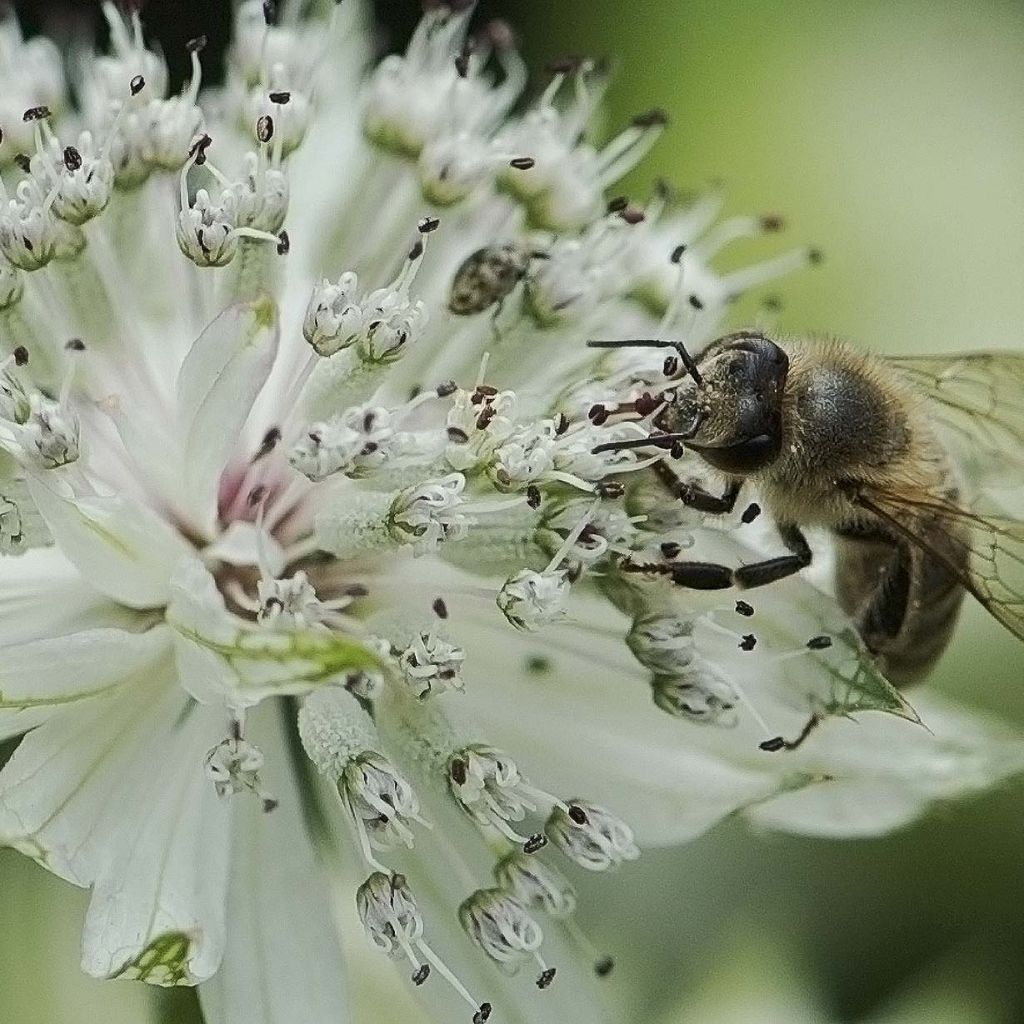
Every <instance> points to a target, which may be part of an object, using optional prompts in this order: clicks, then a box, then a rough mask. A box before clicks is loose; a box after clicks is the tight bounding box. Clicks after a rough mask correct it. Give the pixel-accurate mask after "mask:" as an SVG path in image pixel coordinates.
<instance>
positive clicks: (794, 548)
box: [733, 524, 811, 588]
mask: <svg viewBox="0 0 1024 1024" xmlns="http://www.w3.org/2000/svg"><path fill="white" fill-rule="evenodd" d="M779 533H780V534H781V535H782V543H783V544H785V545H786V547H787V548H789V550H790V551H791V552H792V554H790V555H780V556H779V557H778V558H766V559H765V560H764V561H763V562H751V563H750V565H741V566H740V567H739V568H738V569H737V570H735V572H734V573H733V578H734V580H735V581H736V586H738V587H744V588H746V587H763V586H765V585H767V584H769V583H774V582H775V581H776V580H781V579H784V578H785V577H786V576H792V575H793V574H794V573H797V572H799V571H800V570H801V569H806V568H807V566H809V565H810V564H811V548H810V546H809V545H808V543H807V540H806V539H805V537H804V535H803V534H802V533H801V532H800V529H799V527H796V526H792V525H789V524H787V525H780V526H779Z"/></svg>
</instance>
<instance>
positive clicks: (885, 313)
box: [0, 0, 1024, 1024]
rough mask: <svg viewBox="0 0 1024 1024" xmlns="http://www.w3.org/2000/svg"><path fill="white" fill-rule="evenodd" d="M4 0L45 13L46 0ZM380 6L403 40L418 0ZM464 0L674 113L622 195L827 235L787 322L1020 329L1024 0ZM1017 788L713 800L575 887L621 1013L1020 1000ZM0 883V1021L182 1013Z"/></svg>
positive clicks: (949, 1008)
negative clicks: (686, 202)
mask: <svg viewBox="0 0 1024 1024" xmlns="http://www.w3.org/2000/svg"><path fill="white" fill-rule="evenodd" d="M24 6H26V7H31V12H30V13H32V14H34V15H35V16H36V17H39V16H40V15H41V14H42V15H43V16H45V15H46V14H47V13H48V11H49V8H50V6H51V5H45V4H41V3H36V4H32V5H28V4H26V5H24ZM75 6H76V7H79V9H80V7H81V5H78V4H76V5H75ZM227 7H228V4H227V3H226V2H225V0H221V2H217V3H210V0H194V2H190V3H178V2H176V0H163V2H160V0H153V2H152V3H151V4H150V5H149V9H148V12H147V17H148V19H149V22H150V24H151V25H153V26H154V27H155V29H156V31H157V34H163V38H165V39H166V40H167V44H166V45H167V48H168V52H174V49H175V46H174V43H173V42H172V41H173V40H177V39H178V38H179V37H181V38H187V37H188V36H191V35H195V34H197V32H198V31H201V30H209V31H210V34H211V36H214V37H216V36H217V35H218V33H220V31H221V28H222V26H223V25H224V24H226V18H225V11H226V8H227ZM377 7H378V10H379V13H380V14H381V17H382V24H384V25H386V26H387V28H388V32H389V34H390V36H389V37H390V39H391V41H392V43H393V44H395V45H399V44H401V43H402V42H403V41H404V38H405V35H406V34H407V32H408V31H409V29H410V27H411V25H412V24H413V22H414V19H415V16H416V5H415V4H413V3H412V2H405V0H385V2H381V3H379V4H378V5H377ZM480 7H481V14H482V16H485V17H486V16H494V15H503V16H505V17H508V18H509V19H510V20H512V21H513V22H514V23H515V24H516V25H517V26H518V27H519V28H520V29H522V32H523V38H524V49H525V52H526V55H527V57H528V59H529V61H530V63H531V65H532V66H533V67H534V68H535V69H536V70H537V71H538V72H539V71H540V69H542V67H543V65H544V64H545V63H546V62H547V61H548V60H549V59H551V58H553V57H555V56H559V55H562V54H564V53H566V52H573V53H587V54H593V55H596V56H603V55H609V56H612V57H614V58H615V59H616V63H617V66H618V69H619V70H618V75H617V77H616V80H615V83H614V85H613V87H612V88H611V90H610V92H609V94H608V124H609V126H615V125H617V124H621V123H623V122H625V121H626V120H627V119H628V117H629V115H630V114H632V113H635V112H636V111H639V110H644V109H647V108H650V107H652V106H661V107H663V108H665V109H667V110H668V111H669V112H670V114H671V115H672V126H671V128H670V131H669V132H668V133H667V134H666V136H665V137H664V139H663V140H662V141H661V142H660V143H659V145H658V147H657V148H656V150H655V152H654V154H653V155H652V157H651V158H650V159H649V160H648V161H647V162H646V163H645V164H644V166H643V168H642V172H641V174H640V175H637V176H635V178H634V180H632V181H630V182H628V183H627V186H626V187H627V188H631V189H634V190H635V192H636V194H637V195H638V196H643V195H645V194H646V193H647V188H648V185H649V182H650V181H651V180H652V179H653V178H654V177H656V176H663V177H665V178H667V179H669V180H670V181H671V182H673V183H674V184H676V185H678V186H680V187H682V188H700V187H702V186H703V185H705V184H706V183H708V182H710V181H715V180H717V181H721V182H723V183H724V185H725V188H726V193H727V197H728V206H727V209H728V210H729V211H735V212H749V211H771V212H780V213H783V214H784V215H785V217H786V221H787V224H788V234H789V236H790V237H791V238H792V239H793V240H795V241H799V242H804V241H811V242H813V243H815V244H816V245H819V246H820V247H821V248H822V249H823V250H824V251H825V253H826V261H825V263H824V265H823V266H821V267H819V268H817V269H815V270H813V271H809V272H807V273H806V274H803V275H802V276H798V277H794V278H791V279H789V280H788V281H786V282H785V283H784V287H783V288H782V289H781V290H782V292H783V295H784V298H785V304H784V307H783V309H782V311H781V313H780V314H779V325H780V326H781V327H782V328H784V329H787V330H793V331H804V330H824V331H829V332H833V333H836V334H840V335H843V336H846V337H848V338H851V339H855V340H857V341H858V342H861V343H863V344H864V345H866V346H868V347H871V348H875V349H879V350H883V351H920V352H924V351H937V350H952V349H968V348H975V347H995V346H1003V347H1019V346H1020V345H1021V344H1022V333H1024V332H1022V324H1024V288H1022V273H1024V130H1022V129H1024V6H1022V4H1021V3H1020V0H971V2H970V3H966V2H959V3H958V2H951V0H932V2H926V0H901V2H892V0H890V2H882V0H857V2H856V3H853V4H835V3H831V2H828V0H777V2H775V3H770V4H769V3H764V2H762V0H700V2H680V0H647V2H644V3H640V4H632V5H626V4H623V3H621V2H617V0H586V2H582V0H581V2H574V0H562V2H561V3H552V2H550V0H515V2H505V3H501V2H498V0H494V2H489V0H482V2H481V5H480ZM165 28H166V32H165V31H164V29H165ZM777 246H778V240H777V239H770V240H768V242H767V243H765V244H764V245H763V246H761V248H759V245H758V244H757V243H750V245H749V246H748V248H747V249H746V251H745V252H742V253H739V252H738V253H737V255H738V256H739V257H741V258H745V257H747V256H751V255H756V254H757V253H758V252H759V251H765V252H767V251H769V249H770V248H771V247H777ZM752 312H753V311H752V309H750V308H747V309H746V310H744V309H743V308H742V307H741V308H739V309H738V310H737V313H736V316H737V318H739V319H742V317H743V316H744V315H748V316H750V315H752ZM1022 682H1024V656H1022V653H1021V648H1020V646H1019V645H1018V644H1016V643H1015V642H1014V641H1013V640H1012V639H1011V638H1009V637H1008V636H1007V635H1006V634H1005V633H1003V632H1002V631H1001V630H1000V629H999V628H998V627H996V626H995V625H994V624H993V623H991V622H990V621H988V620H987V619H986V618H985V617H984V616H983V615H981V614H980V613H978V612H977V611H976V610H975V609H971V611H970V613H969V614H968V615H967V616H966V619H965V621H964V623H963V625H962V628H961V630H960V633H959V636H958V640H957V642H956V644H955V645H954V648H953V650H952V651H951V652H950V654H949V655H948V656H947V657H946V659H945V660H944V662H943V663H942V665H941V668H940V670H939V671H938V673H937V674H936V676H935V678H934V685H935V686H937V687H939V688H941V689H943V690H944V691H946V692H948V693H950V694H954V695H956V696H957V697H958V698H960V699H962V700H965V701H969V702H972V703H974V704H976V705H978V706H981V707H985V708H989V709H991V710H993V711H994V712H996V713H998V714H1000V715H1002V716H1004V717H1007V718H1009V719H1011V720H1013V721H1016V722H1018V723H1021V724H1022V726H1024V686H1022V685H1021V684H1022ZM1022 805H1024V786H1022V785H1015V786H1013V787H1010V788H1008V789H1007V790H1005V791H1004V792H1001V793H994V794H990V795H988V796H986V797H984V798H981V799H978V800H975V801H973V802H970V803H965V804H958V805H956V806H953V807H948V808H942V809H940V810H939V811H937V812H935V813H933V814H932V815H931V816H930V818H929V819H928V820H926V821H924V822H922V823H920V824H919V825H918V826H916V827H914V828H912V829H909V830H906V831H904V832H901V833H899V834H898V835H896V836H893V837H891V838H888V839H885V840H877V841H858V842H849V843H842V844H836V843H827V842H820V841H811V840H796V839H781V838H778V837H761V836H752V835H751V833H750V832H749V830H747V829H746V828H745V827H743V826H741V825H740V824H738V823H729V824H726V825H724V826H722V827H720V828H719V829H717V830H715V832H713V833H712V834H711V835H709V836H707V837H705V838H704V839H702V840H700V841H698V842H697V843H694V844H692V845H691V846H689V847H687V848H685V849H683V850H672V851H660V852H653V853H649V854H648V855H647V856H646V857H645V858H644V859H643V860H642V861H641V862H640V864H639V865H638V866H637V867H635V868H633V869H631V875H630V878H629V880H628V884H625V885H614V884H612V885H608V884H604V885H601V887H600V890H599V897H598V892H597V891H596V889H595V892H594V896H595V898H594V899H592V900H588V899H584V900H583V901H582V904H583V906H584V908H590V914H591V916H590V919H589V920H587V919H585V920H584V924H585V925H586V927H587V928H588V930H589V931H590V932H592V933H593V934H594V935H595V936H596V937H597V938H598V940H599V941H601V940H603V943H604V944H605V945H608V946H610V947H614V948H615V949H617V950H618V951H620V954H621V955H620V968H619V970H618V972H617V976H616V978H615V980H614V982H613V985H614V986H615V987H616V989H617V990H618V992H619V994H620V996H621V997H622V998H623V1000H624V1001H625V1002H626V1004H627V1005H628V1006H629V1007H630V1009H629V1014H628V1020H627V1021H626V1022H624V1024H633V1022H634V1021H636V1022H639V1021H645V1022H646V1021H656V1022H657V1021H662V1022H664V1024H747V1022H754V1021H772V1022H774V1021H793V1022H808V1024H810V1022H825V1021H839V1020H858V1019H870V1020H874V1021H890V1022H897V1021H906V1022H910V1021H920V1022H926V1021H927V1022H943V1021H949V1022H957V1024H960V1022H975V1021H977V1022H1001V1021H1007V1022H1011V1021H1020V1020H1024V969H1022V968H1024V923H1022V920H1021V908H1022V907H1024V871H1022V865H1024V827H1022ZM0 890H2V892H3V909H4V924H3V927H2V928H0V992H2V993H3V997H2V1006H3V1010H2V1019H3V1020H4V1021H5V1022H6V1021H11V1022H18V1024H65V1022H68V1024H71V1022H74V1024H122V1022H124V1024H139V1022H143V1021H147V1020H157V1021H162V1022H164V1024H171V1022H173V1024H186V1022H189V1021H191V1020H193V1019H194V1018H193V1013H194V1004H193V1002H192V1000H191V998H190V995H189V994H188V993H172V994H170V995H164V996H159V997H157V998H155V999H151V998H150V993H148V992H146V991H145V990H143V989H141V987H138V986H134V985H131V984H120V985H103V984H100V983H95V982H90V981H88V980H87V979H85V978H83V977H81V976H79V975H78V973H77V962H78V956H77V943H78V933H79V926H80V922H81V918H82V913H83V910H84V899H83V898H82V896H83V894H81V893H77V892H75V891H73V890H71V889H70V888H68V887H66V886H64V885H60V884H58V883H56V882H54V881H52V880H51V879H50V878H49V877H48V876H47V875H45V874H44V872H42V871H41V870H40V869H38V868H36V867H35V866H34V865H32V864H30V863H29V862H27V861H25V860H23V859H21V858H19V857H18V856H17V855H16V854H14V853H11V852H9V851H0ZM584 895H586V894H584ZM598 908H599V909H598ZM631 935H636V936H637V937H638V938H639V937H643V939H644V942H643V946H642V951H641V949H640V947H639V946H638V945H636V944H634V943H632V942H631V941H630V936H631ZM652 937H653V939H654V940H655V942H654V943H652V942H651V941H650V940H651V939H652ZM632 949H635V950H637V952H635V953H633V954H631V952H630V950H632ZM368 970H369V968H368ZM378 991H379V988H378V987H377V986H374V985H373V980H372V975H369V976H368V980H366V981H364V984H363V985H362V988H361V990H360V994H359V999H360V1004H361V1005H362V1006H363V1007H364V1008H365V1009H366V1010H367V1011H369V1012H368V1015H367V1016H366V1018H365V1019H366V1020H373V1021H374V1022H375V1024H398V1022H399V1021H402V1022H403V1024H404V1022H406V1021H409V1020H411V1019H412V1017H411V1016H409V1014H408V1012H407V1011H406V1010H405V1009H404V1008H402V1007H401V1005H397V1006H388V1007H385V1006H382V1005H379V1004H377V1003H376V1002H375V995H374V993H375V992H378ZM151 1014H152V1016H151ZM296 1024H301V1022H296Z"/></svg>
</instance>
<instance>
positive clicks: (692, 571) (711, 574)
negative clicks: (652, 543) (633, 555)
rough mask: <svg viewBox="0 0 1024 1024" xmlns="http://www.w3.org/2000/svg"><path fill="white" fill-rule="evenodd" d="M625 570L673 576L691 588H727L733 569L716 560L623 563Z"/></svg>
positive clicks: (679, 583)
mask: <svg viewBox="0 0 1024 1024" xmlns="http://www.w3.org/2000/svg"><path fill="white" fill-rule="evenodd" d="M622 568H623V570H624V571H625V572H639V573H651V574H652V575H653V574H657V575H659V576H671V577H672V582H673V583H674V584H675V585H676V586H677V587H686V588H688V589H689V590H726V589H728V588H729V587H731V586H732V569H730V568H729V566H727V565H718V564H717V563H716V562H631V561H628V560H627V561H625V562H623V563H622Z"/></svg>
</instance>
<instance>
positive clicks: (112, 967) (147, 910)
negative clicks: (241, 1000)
mask: <svg viewBox="0 0 1024 1024" xmlns="http://www.w3.org/2000/svg"><path fill="white" fill-rule="evenodd" d="M154 717H155V715H154ZM160 721H161V724H162V733H161V735H160V736H159V737H158V738H157V739H156V741H155V742H154V744H153V745H152V746H151V747H150V749H149V750H147V751H145V753H144V755H143V756H142V757H141V758H139V759H137V760H136V761H135V763H134V773H133V775H134V779H133V781H134V785H132V786H131V787H129V788H127V791H126V792H124V793H123V797H122V801H123V802H121V804H120V808H121V814H120V828H119V829H118V830H117V832H116V833H115V834H114V836H113V837H110V838H108V840H107V842H108V844H109V845H108V849H107V855H106V857H105V858H104V863H103V865H102V866H101V868H100V870H99V873H98V875H97V877H96V879H95V881H94V883H93V893H92V900H91V901H90V903H89V912H88V914H87V915H86V919H85V932H84V935H83V940H82V968H83V969H84V970H85V971H86V973H88V974H91V975H93V976H95V977H123V978H137V979H139V980H142V981H148V982H150V983H152V984H156V985H181V984H185V985H191V984H195V983H196V982H198V981H203V980H205V979H206V978H209V977H210V976H211V975H212V974H213V973H214V971H216V970H217V968H218V967H219V966H220V961H221V957H222V955H223V952H224V942H225V906H226V899H227V885H228V863H229V859H230V839H231V836H230V825H231V801H227V800H221V799H219V798H218V797H217V795H216V793H215V791H214V787H213V785H212V783H211V782H210V780H209V778H207V776H206V773H205V771H204V758H205V755H206V753H207V752H208V751H209V750H210V749H211V748H212V747H213V746H214V745H215V744H216V743H217V742H218V741H219V740H221V739H223V737H224V734H225V732H226V729H227V724H226V723H225V722H224V721H223V719H222V718H221V717H220V716H219V715H217V714H216V713H213V712H211V711H210V710H209V709H205V708H202V707H199V706H197V705H194V704H189V703H186V702H183V701H182V699H181V696H180V691H178V692H176V693H174V696H173V699H172V700H170V701H168V702H166V703H165V706H164V708H162V709H161V713H160ZM153 765H156V766H159V767H158V769H157V771H158V775H157V777H156V779H154V777H153V774H151V772H152V770H153V769H152V766H153ZM154 783H156V784H154ZM111 838H112V840H113V841H112V842H111ZM111 847H112V848H111Z"/></svg>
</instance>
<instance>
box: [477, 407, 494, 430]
mask: <svg viewBox="0 0 1024 1024" xmlns="http://www.w3.org/2000/svg"><path fill="white" fill-rule="evenodd" d="M497 415H498V414H497V413H496V412H495V411H494V406H493V405H485V406H484V407H483V409H481V410H480V415H479V416H477V418H476V429H477V430H486V429H487V428H488V427H489V426H490V425H491V420H493V419H494V417H495V416H497Z"/></svg>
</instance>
